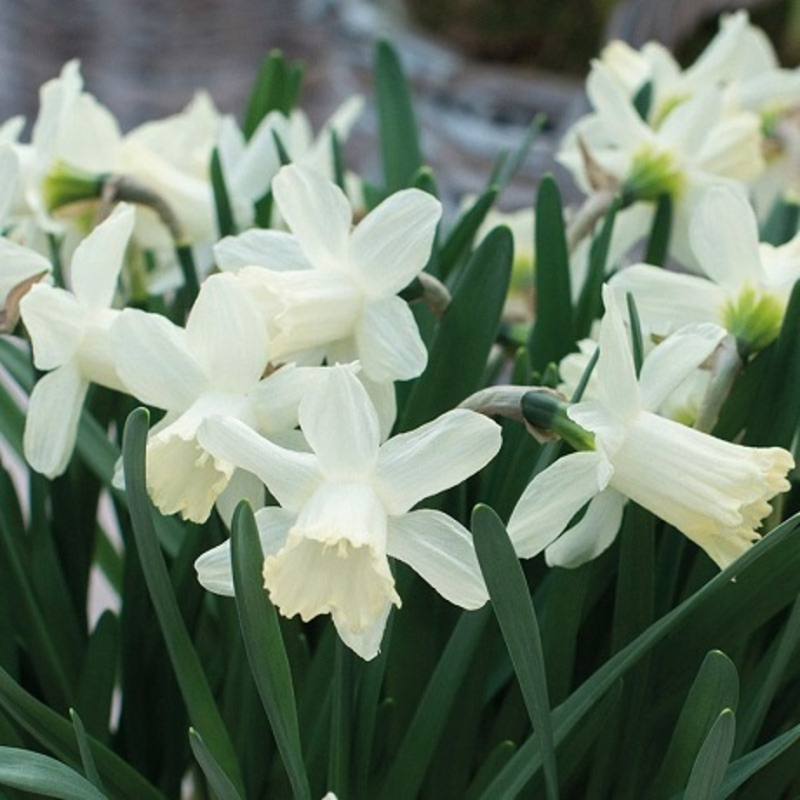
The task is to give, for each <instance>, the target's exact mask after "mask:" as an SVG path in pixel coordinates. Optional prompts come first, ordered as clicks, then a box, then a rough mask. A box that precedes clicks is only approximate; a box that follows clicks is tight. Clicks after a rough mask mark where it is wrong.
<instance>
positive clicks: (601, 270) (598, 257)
mask: <svg viewBox="0 0 800 800" xmlns="http://www.w3.org/2000/svg"><path fill="white" fill-rule="evenodd" d="M621 202H622V201H621V200H620V198H619V197H616V198H614V202H613V203H612V204H611V207H610V208H609V209H608V213H607V214H606V216H605V219H604V220H603V226H602V227H601V228H600V232H599V233H598V234H596V235H595V236H594V238H593V239H592V246H591V248H590V250H589V269H588V270H587V274H586V280H585V282H584V284H583V286H582V287H581V293H580V296H579V297H578V303H577V306H576V308H575V338H576V339H586V338H587V337H588V336H589V335H590V334H591V331H592V323H593V322H594V321H595V320H596V319H597V318H598V317H600V316H601V315H602V313H603V299H602V297H603V291H602V287H603V283H604V281H605V279H606V274H607V273H608V272H609V264H608V253H609V250H610V248H611V234H612V233H613V232H614V222H615V221H616V218H617V211H619V207H620V204H621Z"/></svg>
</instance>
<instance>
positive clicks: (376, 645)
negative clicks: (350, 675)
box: [333, 603, 392, 661]
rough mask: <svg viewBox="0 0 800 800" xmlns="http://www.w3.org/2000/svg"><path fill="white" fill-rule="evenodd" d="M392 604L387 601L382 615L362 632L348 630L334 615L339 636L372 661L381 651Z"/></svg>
mask: <svg viewBox="0 0 800 800" xmlns="http://www.w3.org/2000/svg"><path fill="white" fill-rule="evenodd" d="M391 610H392V604H391V603H387V604H386V608H385V609H384V610H383V611H382V612H381V615H380V616H379V617H378V618H377V619H376V620H375V621H374V622H373V623H372V624H371V625H369V626H368V627H366V628H365V629H364V630H363V631H361V632H360V633H354V632H353V631H350V630H348V629H347V628H346V627H345V626H344V625H342V624H341V623H340V622H339V621H337V619H336V618H335V617H334V619H333V623H334V625H335V626H336V632H337V633H338V634H339V638H340V639H341V640H342V641H343V642H344V643H345V644H346V645H347V646H348V647H349V648H350V649H351V650H352V651H353V652H354V653H355V654H356V655H358V656H360V657H361V658H363V659H364V661H372V659H373V658H375V657H376V656H377V655H378V653H380V651H381V641H382V640H383V633H384V631H385V630H386V622H387V620H388V619H389V612H390V611H391Z"/></svg>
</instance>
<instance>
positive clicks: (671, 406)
mask: <svg viewBox="0 0 800 800" xmlns="http://www.w3.org/2000/svg"><path fill="white" fill-rule="evenodd" d="M597 333H598V334H599V326H598V331H597ZM725 336H726V331H725V329H724V328H722V327H720V326H719V325H714V324H713V323H708V322H707V323H698V324H695V325H684V326H683V327H682V328H679V329H678V330H677V331H675V332H674V333H672V334H670V335H669V336H668V337H667V338H666V339H664V340H663V341H660V342H659V343H658V344H655V343H654V342H653V340H652V339H651V338H650V337H646V338H644V341H643V344H644V349H645V353H646V358H645V363H647V364H648V372H653V371H654V370H657V371H658V372H662V370H663V371H667V370H675V369H678V370H679V371H680V372H681V373H682V374H684V376H685V377H684V378H683V380H681V381H680V382H678V383H676V384H675V386H674V388H673V390H672V391H671V392H670V393H669V394H668V395H666V396H665V397H663V398H662V399H661V403H660V404H659V406H658V407H652V408H648V411H655V412H657V413H658V414H659V415H661V416H663V417H668V418H669V419H673V420H676V421H677V422H681V423H683V424H684V425H692V424H693V423H694V421H695V419H696V418H697V415H698V413H699V412H700V409H701V406H702V402H703V398H704V396H705V393H706V391H707V389H708V386H709V382H710V380H711V372H710V370H709V369H705V368H704V367H705V366H706V365H707V362H708V360H709V358H711V356H712V355H713V353H714V351H715V349H716V348H717V347H718V346H719V345H720V344H721V342H722V340H723V339H724V337H725ZM597 348H598V342H597V341H596V340H594V339H583V340H581V341H580V342H578V352H577V353H570V354H569V355H567V356H565V357H564V358H562V359H561V361H560V362H559V365H558V372H559V375H560V377H561V383H560V384H559V386H558V390H559V392H561V394H563V395H564V396H565V397H572V396H573V395H574V393H575V392H576V390H577V388H578V385H579V384H580V383H581V381H582V379H583V377H584V374H585V372H586V369H587V368H588V366H589V363H590V361H591V360H592V358H593V357H594V355H595V353H596V351H597ZM599 385H600V384H599V380H598V377H597V370H596V369H595V370H593V371H592V373H591V374H590V375H589V380H588V381H587V383H586V386H585V388H584V391H583V395H582V397H581V400H596V399H597V398H598V392H599Z"/></svg>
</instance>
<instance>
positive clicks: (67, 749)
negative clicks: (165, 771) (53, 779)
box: [0, 669, 164, 800]
mask: <svg viewBox="0 0 800 800" xmlns="http://www.w3.org/2000/svg"><path fill="white" fill-rule="evenodd" d="M0 706H2V708H4V709H5V710H6V712H7V713H8V715H9V716H10V717H11V718H13V719H14V720H15V721H16V722H17V723H18V724H19V725H21V726H22V727H23V728H24V729H25V730H27V731H28V732H29V733H30V734H31V735H32V736H33V737H34V738H35V739H36V740H37V741H38V742H39V743H40V744H42V745H43V746H44V747H46V748H47V749H48V750H50V751H51V752H52V753H53V754H54V755H55V756H56V757H57V758H59V759H61V760H62V761H65V762H68V763H69V764H72V765H74V766H78V765H79V764H80V763H81V758H80V750H79V748H78V745H77V743H76V741H75V730H74V728H73V726H72V725H71V724H70V723H69V722H68V721H67V720H66V719H64V717H62V716H60V715H59V714H57V713H56V712H55V711H53V710H52V709H50V708H48V707H47V706H46V705H45V704H44V703H41V702H40V701H38V700H36V699H35V698H34V697H32V696H31V695H30V694H28V693H27V692H26V691H25V690H24V689H22V688H21V687H20V686H18V685H17V684H16V683H15V682H14V680H13V679H12V678H11V676H10V675H9V674H8V673H7V672H6V671H5V670H3V669H0ZM89 741H90V742H91V747H92V754H93V755H94V760H95V763H96V764H97V770H98V772H99V774H100V776H101V778H102V780H103V782H104V784H105V785H106V787H108V791H109V793H110V795H111V796H112V797H114V798H115V799H116V798H120V800H164V796H163V795H162V794H161V793H160V792H159V791H158V790H157V789H155V787H153V786H152V785H151V784H150V783H148V782H147V781H146V780H145V778H143V777H142V776H141V775H140V774H139V773H138V772H136V770H134V769H133V768H132V767H131V766H129V765H128V764H126V763H125V762H124V761H123V760H122V759H121V758H120V757H119V756H118V755H117V754H116V753H114V752H112V751H111V750H109V749H108V748H106V747H104V746H103V745H102V744H100V743H99V742H93V741H92V740H91V738H90V740H89Z"/></svg>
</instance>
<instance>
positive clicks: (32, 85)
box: [0, 0, 763, 206]
mask: <svg viewBox="0 0 800 800" xmlns="http://www.w3.org/2000/svg"><path fill="white" fill-rule="evenodd" d="M760 4H763V0H761V2H759V0H750V2H742V0H740V1H739V2H726V1H725V0H624V2H619V3H618V4H617V7H616V10H615V12H614V14H613V15H612V17H611V19H610V21H609V25H608V28H607V30H605V31H603V32H599V33H600V35H599V37H598V38H599V39H600V40H603V39H607V38H609V37H611V36H618V37H621V38H625V39H627V40H628V41H631V42H632V43H634V44H641V43H642V42H643V41H646V40H647V39H649V38H658V39H660V40H662V41H664V42H666V43H667V44H674V42H676V41H678V40H679V39H680V38H681V37H684V36H685V35H686V34H687V32H690V31H691V30H693V29H694V28H695V27H696V26H697V24H698V23H699V21H701V20H702V19H705V18H707V17H709V16H712V15H716V14H717V13H719V11H721V10H724V9H729V8H738V7H745V6H754V5H760ZM403 16H404V14H403V5H402V2H401V0H161V1H159V0H60V1H59V0H24V2H22V1H21V0H0V74H1V75H2V76H3V79H2V81H0V119H6V118H8V117H10V116H12V115H15V114H24V115H26V116H27V117H28V118H29V119H31V118H33V117H34V116H35V114H36V110H37V107H38V96H37V90H38V87H39V86H40V85H41V84H42V83H43V82H44V81H45V80H47V79H48V78H51V77H53V76H54V75H56V74H57V73H58V71H59V70H60V68H61V65H62V64H63V63H64V62H65V61H66V60H68V59H70V58H76V57H77V58H80V59H81V62H82V66H83V74H84V77H85V80H86V86H87V89H88V90H89V91H91V92H92V93H93V94H95V95H96V96H97V97H98V98H99V99H100V100H101V101H102V102H103V103H105V104H106V105H107V106H109V108H110V109H111V110H112V111H113V112H114V113H115V114H116V115H117V117H118V119H119V120H120V122H121V124H122V126H123V128H125V129H127V128H130V127H132V126H134V125H136V124H138V123H140V122H142V121H145V120H147V119H151V118H156V117H159V116H163V115H166V114H169V113H172V112H174V111H177V110H178V109H180V108H181V107H182V106H183V105H185V104H186V102H188V100H189V99H190V98H191V96H192V94H193V92H194V90H195V89H196V88H199V87H205V88H207V89H208V90H209V91H210V93H211V95H212V96H213V98H214V100H215V102H216V103H217V105H218V106H219V107H220V108H221V109H222V110H224V111H228V112H233V113H239V112H240V111H241V110H242V109H243V106H244V103H245V101H246V97H247V93H248V91H249V87H250V81H251V80H252V76H253V75H254V74H255V71H256V69H257V67H258V65H259V63H260V62H261V59H262V58H263V56H264V55H265V54H266V53H267V52H268V51H269V50H270V49H272V48H280V49H282V50H283V51H284V52H285V53H286V54H287V55H288V56H289V57H291V58H294V59H300V60H302V61H304V62H305V63H306V65H307V69H306V78H305V81H304V89H303V94H302V105H303V107H304V108H305V109H306V110H307V111H308V113H309V115H310V117H311V118H312V121H314V122H315V124H317V125H318V124H320V123H321V122H322V121H323V120H324V119H325V118H326V117H327V115H328V114H329V113H330V112H331V111H332V110H333V109H334V108H336V106H337V105H338V104H339V103H340V102H341V101H342V100H343V99H344V98H346V97H348V96H349V95H351V94H352V93H354V92H360V93H363V94H365V95H366V96H367V98H368V100H369V97H370V92H371V60H372V44H373V41H374V39H375V37H376V36H381V35H386V36H389V37H390V38H391V39H392V41H393V42H394V43H395V45H396V46H397V48H398V49H399V51H400V53H401V56H402V58H403V62H404V66H405V68H406V70H407V72H408V74H409V76H410V77H411V79H412V82H413V84H414V88H415V96H416V99H417V110H418V114H419V118H420V125H421V128H422V131H423V146H424V151H425V154H426V157H427V159H428V161H429V163H430V164H431V165H432V167H433V168H434V170H435V172H436V174H437V177H438V178H439V181H440V185H441V186H442V189H443V192H444V193H445V199H451V200H453V201H456V200H457V198H458V197H459V196H461V195H462V194H464V193H467V192H476V191H479V190H480V188H481V186H482V185H483V182H484V180H485V178H486V176H487V175H488V172H489V169H490V165H491V163H492V162H493V160H494V159H495V158H496V156H497V154H498V153H499V152H500V151H501V150H502V149H504V148H510V147H514V146H515V145H516V144H517V143H518V142H519V141H520V138H521V137H522V135H523V134H524V131H525V129H526V127H527V125H528V124H529V123H530V121H531V119H532V118H533V116H534V115H535V114H536V113H537V112H540V111H541V112H544V113H545V114H546V115H547V117H548V119H549V123H548V129H547V131H546V133H545V135H544V136H543V137H541V138H540V139H539V140H538V141H537V143H536V144H535V146H534V148H533V151H532V153H531V156H530V158H529V159H528V161H527V162H526V163H525V165H524V166H523V168H522V170H521V174H520V177H519V178H518V180H517V181H516V182H515V184H514V185H513V186H512V187H511V189H510V191H509V192H507V193H506V195H505V197H504V202H505V204H506V205H509V206H514V205H519V204H521V203H523V202H529V201H530V198H531V197H532V191H533V186H534V184H535V181H536V179H537V177H538V176H540V175H541V174H542V172H543V171H544V170H546V169H550V168H552V152H553V147H554V144H555V142H556V141H557V139H558V138H559V136H560V133H561V131H562V130H563V129H564V128H565V127H566V126H567V125H568V124H569V122H570V121H571V120H572V119H574V118H575V116H577V115H578V114H579V113H580V112H581V111H582V109H583V99H582V81H581V80H580V78H577V77H564V76H559V75H552V74H547V73H543V72H541V71H537V70H536V69H534V68H532V67H523V66H507V65H501V64H497V63H494V64H491V63H485V62H478V61H475V60H472V59H470V58H468V57H465V56H464V55H462V54H459V53H458V52H456V51H455V50H454V49H452V48H451V47H448V46H447V45H445V44H443V43H441V42H439V41H436V40H434V39H432V38H431V37H429V36H426V35H425V34H423V33H421V32H420V31H418V30H414V29H413V28H409V27H408V26H407V25H406V24H404V21H403ZM552 35H553V36H557V35H558V32H557V31H553V32H552ZM376 159H377V155H376V148H375V144H374V117H373V113H372V110H371V108H370V107H369V105H368V107H367V110H366V112H365V114H364V115H363V117H362V119H361V120H360V122H359V124H358V126H357V129H356V131H355V133H354V136H353V139H352V141H351V142H350V143H349V145H348V161H349V163H350V164H352V165H353V166H354V167H355V168H357V169H359V170H360V171H362V172H363V173H365V174H366V175H368V176H374V175H375V174H376V171H377V163H376Z"/></svg>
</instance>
